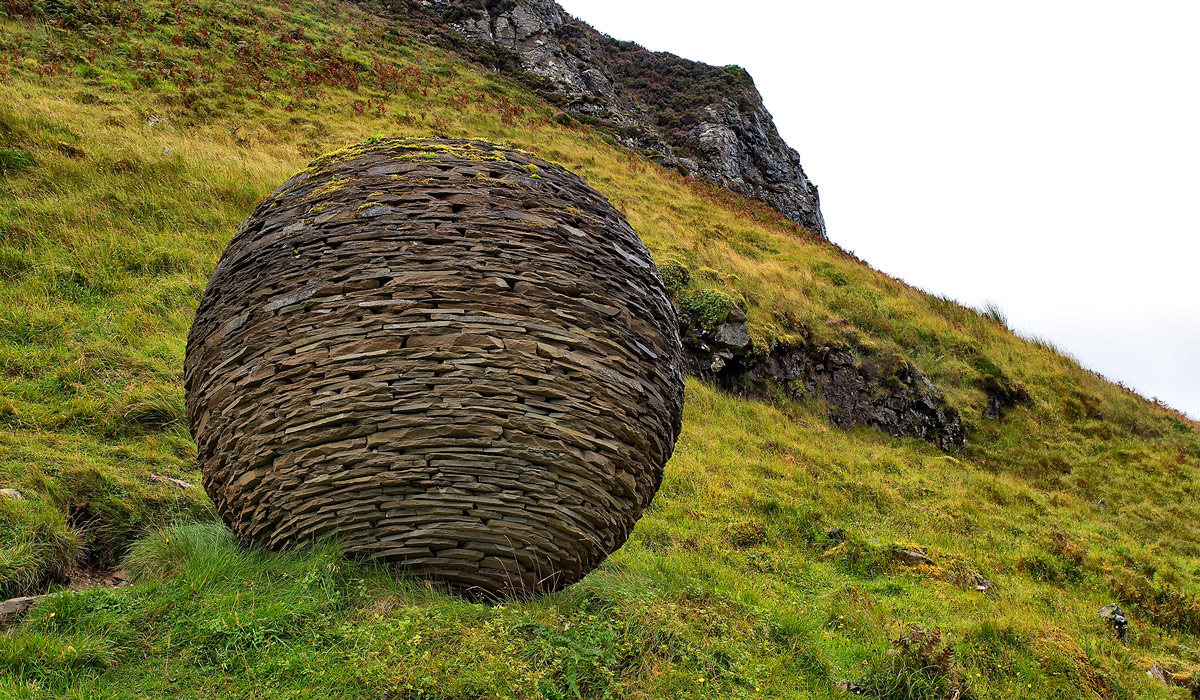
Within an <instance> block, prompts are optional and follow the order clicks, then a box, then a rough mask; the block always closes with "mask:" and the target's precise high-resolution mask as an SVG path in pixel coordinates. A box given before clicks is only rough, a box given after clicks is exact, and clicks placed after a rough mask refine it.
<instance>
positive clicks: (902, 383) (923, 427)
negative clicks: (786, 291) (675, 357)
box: [663, 262, 1027, 450]
mask: <svg viewBox="0 0 1200 700" xmlns="http://www.w3.org/2000/svg"><path fill="white" fill-rule="evenodd" d="M663 277H664V278H665V279H666V280H667V286H668V289H670V290H671V292H672V295H673V298H674V303H675V307H676V313H677V315H678V318H679V335H680V338H681V339H682V343H683V349H684V357H685V358H686V361H687V364H688V367H689V369H690V371H691V372H692V373H693V374H695V375H696V376H699V377H701V378H703V379H705V380H706V381H709V382H712V383H713V384H716V385H717V386H719V387H721V388H722V389H723V390H725V391H728V392H730V393H732V394H734V395H737V396H739V397H751V398H764V399H769V398H772V397H776V396H779V395H780V394H783V395H785V396H787V397H789V398H815V399H820V400H822V401H824V402H825V404H826V405H827V406H828V407H829V418H830V420H831V421H832V422H833V423H834V424H835V425H838V426H841V427H852V426H865V427H868V428H873V429H875V430H879V431H882V432H885V433H887V434H889V435H892V436H893V437H915V438H919V439H922V440H925V441H927V442H930V443H932V444H934V445H936V446H937V447H938V448H940V449H942V450H953V449H957V448H960V447H962V446H963V444H964V441H965V438H966V431H965V428H964V427H963V423H962V419H961V417H960V416H959V414H958V411H956V410H955V409H954V408H953V407H952V406H950V405H949V404H948V403H947V402H946V398H945V396H944V395H943V394H942V392H941V391H940V390H939V389H938V388H937V387H936V386H934V384H933V382H931V381H930V380H929V378H928V377H927V376H925V374H924V373H922V372H921V371H920V370H919V369H917V368H916V367H914V366H913V365H912V363H910V362H908V361H907V360H906V359H904V358H902V357H899V356H894V355H888V354H885V353H879V352H872V351H868V350H865V349H863V348H860V347H856V346H854V345H849V344H846V345H830V344H819V343H812V342H793V343H791V344H785V345H779V346H776V347H774V348H771V349H770V350H769V351H763V350H761V349H759V348H756V347H755V345H754V341H753V339H752V338H751V335H750V332H749V329H748V328H747V326H746V322H747V321H748V320H749V319H748V317H747V315H746V312H745V311H743V310H742V309H740V308H738V307H737V306H736V305H734V304H732V300H731V299H729V298H726V297H725V296H724V295H721V294H713V293H712V292H709V291H705V290H695V289H690V288H689V287H690V286H691V280H690V273H689V272H688V270H687V268H685V267H683V266H682V265H680V264H678V263H675V262H668V263H666V264H665V265H664V266H663ZM989 379H991V381H990V382H989V383H987V384H986V385H985V387H984V389H985V391H986V392H987V395H988V407H987V409H986V412H985V417H988V418H993V419H999V418H1000V413H1001V411H1002V409H1004V408H1007V407H1009V406H1012V405H1014V404H1015V403H1018V402H1020V401H1021V400H1022V399H1021V398H1019V397H1020V396H1025V395H1024V394H1023V390H1021V389H1020V388H1019V387H1015V386H1014V385H1012V384H1011V383H1010V382H1008V381H1007V380H1006V379H1005V378H1004V377H1003V376H1002V375H1000V374H998V375H997V377H995V378H989ZM1025 398H1027V396H1025Z"/></svg>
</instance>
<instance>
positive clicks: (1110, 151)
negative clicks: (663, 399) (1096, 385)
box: [560, 0, 1200, 417]
mask: <svg viewBox="0 0 1200 700" xmlns="http://www.w3.org/2000/svg"><path fill="white" fill-rule="evenodd" d="M560 3H561V4H562V5H563V6H564V7H565V8H566V9H567V11H569V12H571V13H572V14H574V15H575V16H577V17H579V18H581V19H583V20H585V21H587V22H589V23H590V24H592V26H594V27H596V28H597V29H599V30H601V31H603V32H606V33H608V34H610V35H612V36H615V37H617V38H619V39H628V40H632V41H636V42H638V43H640V44H642V45H643V46H646V47H647V48H650V49H654V50H657V51H670V52H672V53H675V54H678V55H680V56H685V57H687V58H691V59H695V60H701V61H705V62H708V63H713V64H718V65H724V64H729V63H736V64H738V65H741V66H743V67H745V68H746V69H748V70H749V71H750V73H751V75H753V76H754V79H755V81H756V83H757V84H758V88H759V90H760V91H761V92H762V94H763V98H764V100H765V101H766V104H767V108H768V109H770V110H771V112H772V114H773V115H774V117H775V122H776V124H777V125H778V127H779V131H780V132H781V133H782V135H783V137H784V138H785V139H787V141H788V143H790V144H791V145H792V146H793V147H794V148H795V149H796V150H797V151H799V152H800V158H801V162H802V163H803V165H804V169H805V171H806V172H807V173H808V175H809V177H810V178H812V180H813V182H815V183H816V184H817V186H818V187H819V188H820V191H821V208H822V211H823V212H824V214H825V222H826V224H827V226H828V231H829V237H830V238H831V239H832V240H833V241H835V242H837V243H838V244H840V245H841V246H842V247H844V248H846V249H848V250H853V251H854V252H855V253H857V254H858V255H859V256H860V257H862V258H864V259H865V260H867V261H868V262H870V263H871V264H872V265H873V266H875V267H877V268H879V269H881V270H883V271H885V272H888V273H889V274H892V275H895V276H898V277H900V278H902V279H904V280H905V281H907V282H909V283H910V284H913V285H916V286H918V287H921V288H923V289H926V290H929V291H932V292H938V293H944V294H947V295H949V296H952V297H954V298H956V299H958V300H960V301H962V302H963V303H966V304H970V305H973V306H979V305H981V304H982V303H983V302H984V301H986V300H991V301H994V302H996V303H997V304H998V305H999V306H1000V307H1001V308H1003V309H1004V310H1006V311H1007V312H1008V316H1009V322H1010V325H1011V326H1012V327H1013V328H1015V329H1016V330H1018V331H1019V332H1021V333H1023V334H1026V335H1039V336H1042V337H1046V338H1049V339H1050V340H1052V341H1054V342H1055V343H1056V344H1057V345H1058V346H1059V347H1062V348H1064V349H1066V350H1068V351H1069V352H1071V353H1072V354H1074V355H1075V356H1076V357H1078V358H1079V359H1080V360H1081V361H1082V362H1083V363H1084V364H1085V365H1086V366H1088V367H1090V368H1092V369H1095V370H1097V371H1100V372H1102V373H1103V374H1105V375H1106V376H1108V377H1109V378H1111V379H1119V380H1122V381H1124V382H1125V383H1126V384H1128V385H1131V386H1133V387H1135V388H1136V389H1138V390H1139V391H1140V392H1142V393H1143V394H1145V395H1146V396H1157V397H1159V398H1161V399H1163V400H1165V401H1167V402H1168V403H1169V404H1171V405H1172V406H1174V407H1176V408H1179V409H1181V410H1183V411H1185V412H1187V413H1189V414H1190V415H1192V416H1194V417H1200V213H1198V206H1200V2H1195V0H1191V1H1189V2H1155V1H1150V2H1146V1H1141V2H1123V3H1115V2H1054V1H1047V0H1041V1H1038V2H1025V1H1017V2H1005V3H971V2H961V0H960V1H956V2H905V3H900V2H895V1H894V0H879V1H871V2H868V1H848V2H847V1H841V0H827V1H825V2H809V1H786V2H781V1H771V0H741V1H740V2H734V3H731V2H728V0H720V1H716V0H560Z"/></svg>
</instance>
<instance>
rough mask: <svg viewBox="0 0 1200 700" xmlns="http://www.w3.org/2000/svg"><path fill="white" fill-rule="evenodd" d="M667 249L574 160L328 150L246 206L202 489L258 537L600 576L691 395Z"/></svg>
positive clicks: (192, 373)
mask: <svg viewBox="0 0 1200 700" xmlns="http://www.w3.org/2000/svg"><path fill="white" fill-rule="evenodd" d="M675 323H676V321H675V315H674V312H673V309H672V307H671V303H670V301H669V299H668V297H667V294H666V291H665V289H664V287H663V284H662V281H661V279H660V278H659V276H658V273H657V271H656V269H655V267H654V265H653V264H652V262H651V260H650V256H649V254H648V252H647V251H646V249H645V247H644V246H643V245H642V243H641V242H640V241H639V240H638V238H637V235H636V234H635V233H634V231H633V229H632V228H630V227H629V224H628V223H626V221H625V219H624V218H623V217H622V216H621V215H620V214H619V213H618V212H617V211H616V210H615V209H613V207H612V206H611V205H610V204H609V203H608V202H607V201H606V200H605V199H604V198H603V197H602V196H601V195H599V194H598V193H596V192H595V191H594V190H592V189H591V188H589V187H588V186H587V185H585V184H584V183H583V181H582V180H580V179H579V178H578V177H577V176H575V175H574V174H572V173H569V172H567V171H565V170H563V169H562V168H559V167H558V166H554V165H550V164H548V163H546V162H544V161H541V160H538V159H536V158H534V157H532V156H530V155H528V154H525V153H521V152H518V151H514V150H510V149H505V148H501V147H497V146H494V145H492V144H487V143H484V142H475V141H432V140H431V141H422V140H417V141H408V140H384V141H380V142H377V143H373V144H368V145H365V146H363V147H358V148H354V149H349V150H348V151H347V152H343V153H339V154H332V155H331V156H327V157H325V158H322V159H320V160H318V161H317V162H316V163H314V165H313V166H311V167H310V168H309V169H308V170H306V171H304V172H302V173H301V174H299V175H297V176H296V177H294V178H292V179H291V180H289V181H288V182H286V183H284V185H282V186H281V187H280V188H279V189H278V190H276V192H275V193H274V194H273V195H271V196H270V197H269V198H268V199H267V200H266V201H264V202H263V203H262V204H261V205H260V206H259V207H258V208H257V210H256V211H255V212H254V214H253V215H252V216H251V217H250V218H249V219H248V220H247V221H246V222H245V223H244V224H243V226H242V228H241V230H240V231H239V232H238V234H237V236H236V237H235V238H234V239H233V241H232V242H231V243H230V245H229V247H228V249H227V250H226V251H225V253H224V255H223V256H222V258H221V261H220V263H219V265H218V266H217V270H216V272H215V273H214V275H213V278H212V280H211V282H210V283H209V285H208V288H207V290H206V291H205V294H204V298H203V300H202V302H201V305H200V309H199V311H198V312H197V315H196V321H195V324H194V325H193V327H192V330H191V333H190V335H189V337H188V350H187V361H186V387H187V411H188V420H189V424H190V426H191V430H192V434H193V435H194V436H195V438H196V442H197V445H198V446H199V457H200V463H201V468H202V472H203V476H204V486H205V488H206V489H207V490H208V492H209V494H210V495H211V496H212V498H213V501H214V502H215V503H216V505H217V508H218V510H219V511H220V512H221V514H222V516H223V517H224V518H225V520H226V522H228V523H229V524H230V526H231V527H232V528H233V529H234V531H235V532H236V533H237V535H238V536H239V537H240V538H241V539H242V540H244V541H248V542H253V543H258V544H263V545H266V546H269V547H273V548H278V547H284V546H287V545H291V544H294V543H297V542H301V541H306V540H311V539H314V538H318V537H323V536H327V535H334V536H337V537H338V538H340V539H341V541H342V544H343V546H344V547H345V549H346V550H348V551H350V552H353V553H356V554H358V555H361V556H365V557H369V558H371V559H376V560H383V561H389V562H396V563H400V564H402V565H404V566H405V567H406V568H407V569H408V570H410V571H412V572H415V573H416V574H418V575H422V576H426V577H431V578H436V579H439V580H443V581H446V582H449V583H451V584H454V585H456V586H459V587H462V588H465V589H468V590H471V591H474V592H477V593H479V594H481V595H489V596H492V595H505V594H527V593H531V592H536V591H548V590H554V589H557V588H560V587H562V586H564V585H566V584H569V583H571V582H573V581H576V580H578V579H579V578H580V577H582V576H583V575H584V574H586V573H587V572H588V571H590V570H591V569H592V568H594V567H595V566H596V565H598V564H599V563H600V561H601V560H603V559H604V557H605V556H607V555H608V554H609V553H610V552H612V551H613V550H615V549H616V548H618V547H620V546H621V544H622V543H624V541H625V540H626V538H627V537H628V536H629V534H630V531H631V530H632V528H633V525H634V523H635V521H636V520H637V519H638V517H639V516H640V515H641V513H642V510H643V509H644V508H645V507H646V506H647V505H648V504H649V503H650V500H651V498H652V497H653V496H654V493H655V491H656V490H657V489H658V486H659V483H660V482H661V479H662V470H663V466H664V465H665V463H666V462H667V460H668V458H669V457H670V455H671V451H672V449H673V446H674V442H675V438H676V437H677V436H678V434H679V429H680V422H681V413H682V404H683V374H682V359H681V347H680V342H679V339H678V336H677V335H676V333H675Z"/></svg>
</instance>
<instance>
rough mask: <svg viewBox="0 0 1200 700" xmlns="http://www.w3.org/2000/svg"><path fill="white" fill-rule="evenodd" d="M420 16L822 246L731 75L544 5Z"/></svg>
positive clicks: (794, 181) (798, 186) (478, 5)
mask: <svg viewBox="0 0 1200 700" xmlns="http://www.w3.org/2000/svg"><path fill="white" fill-rule="evenodd" d="M430 6H431V7H432V8H434V9H435V10H437V11H438V12H439V13H440V17H441V18H442V19H443V20H444V21H446V22H448V23H450V24H451V25H452V26H453V27H454V28H455V29H457V30H458V31H459V32H461V33H462V34H463V35H464V36H466V37H468V38H469V39H471V40H474V41H476V42H481V43H486V44H490V45H493V46H498V47H501V48H503V49H508V50H511V51H512V52H515V54H516V55H517V57H518V59H519V63H520V65H521V67H522V68H524V70H525V71H527V72H528V73H530V74H532V75H535V76H537V77H538V78H540V79H543V80H544V81H545V82H546V83H548V84H549V85H550V86H551V90H552V91H553V92H554V93H555V95H556V96H557V97H558V98H559V99H558V101H559V102H560V104H562V105H563V106H564V108H565V109H566V110H567V111H569V112H571V113H573V114H575V115H578V116H581V117H585V118H589V119H596V120H600V121H601V122H602V123H604V124H606V125H609V126H611V127H613V128H614V130H615V133H616V134H617V136H618V138H619V139H620V140H621V142H622V143H624V144H625V145H626V146H629V147H632V148H636V149H639V150H643V151H649V152H652V153H654V154H656V155H657V156H658V157H659V158H660V159H661V160H662V162H664V164H666V165H669V166H671V167H674V168H676V169H678V170H680V171H682V172H683V173H684V174H687V175H695V176H698V177H702V178H704V179H707V180H709V181H711V182H712V183H714V184H716V185H719V186H721V187H726V188H728V189H731V190H733V191H735V192H739V193H741V194H744V195H746V196H749V197H754V198H756V199H760V200H762V201H764V202H767V203H768V204H770V205H771V206H773V207H775V208H776V209H778V210H779V211H780V212H782V213H783V214H784V215H785V216H786V217H787V218H789V219H791V220H792V221H794V222H795V223H797V224H799V225H801V226H803V227H805V228H806V229H808V230H809V231H811V232H812V233H814V234H817V235H819V236H822V237H824V236H825V222H824V220H823V218H822V216H821V209H820V200H819V197H818V194H817V188H816V186H815V185H813V184H812V182H810V181H809V179H808V177H807V176H806V175H805V174H804V170H803V169H802V168H801V167H800V157H799V155H798V154H797V153H796V151H795V150H793V149H792V148H791V147H789V146H788V145H787V143H786V142H784V140H783V138H782V137H780V135H779V132H778V130H777V129H776V128H775V123H774V121H773V120H772V118H771V115H770V113H768V112H767V109H766V107H765V106H764V105H763V102H762V97H761V96H760V95H759V93H758V90H757V89H756V88H755V86H754V81H753V80H752V79H751V78H750V76H749V74H747V73H746V71H744V70H742V69H741V68H739V67H737V66H726V67H716V66H709V65H706V64H703V63H698V62H695V61H689V60H687V59H683V58H680V57H678V56H674V55H672V54H668V53H657V52H652V51H648V50H646V49H644V48H642V47H641V46H638V45H637V44H633V43H631V42H622V41H617V40H615V39H613V38H611V37H608V36H605V35H603V34H600V33H599V32H597V31H596V30H594V29H592V28H591V27H590V26H588V25H587V24H584V23H583V22H581V21H579V20H577V19H575V18H573V17H571V16H570V15H568V14H567V13H566V12H565V11H563V9H562V8H561V7H559V6H558V4H557V3H555V2H553V1H552V0H520V1H519V2H518V1H511V0H509V1H504V2H497V1H496V0H431V5H430Z"/></svg>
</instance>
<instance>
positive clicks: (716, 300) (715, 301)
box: [677, 289, 736, 331]
mask: <svg viewBox="0 0 1200 700" xmlns="http://www.w3.org/2000/svg"><path fill="white" fill-rule="evenodd" d="M677 303H678V304H679V308H680V310H681V311H683V313H685V314H687V316H688V318H690V319H691V322H692V323H693V324H695V325H696V326H697V327H699V328H701V329H702V330H705V331H712V330H715V329H716V327H717V326H719V325H721V324H722V323H725V319H727V318H728V317H729V311H730V310H731V309H733V307H734V306H735V305H736V302H735V301H734V298H733V297H732V296H730V295H728V294H726V293H725V292H722V291H718V290H716V289H697V290H691V291H687V292H685V293H683V294H680V295H679V296H678V297H677Z"/></svg>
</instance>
